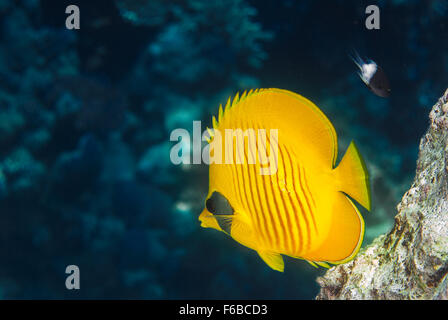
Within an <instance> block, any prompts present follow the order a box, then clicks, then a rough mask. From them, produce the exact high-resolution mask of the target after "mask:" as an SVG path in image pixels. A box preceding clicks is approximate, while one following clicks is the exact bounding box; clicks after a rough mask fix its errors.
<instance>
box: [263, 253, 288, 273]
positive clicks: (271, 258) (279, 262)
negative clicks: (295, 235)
mask: <svg viewBox="0 0 448 320" xmlns="http://www.w3.org/2000/svg"><path fill="white" fill-rule="evenodd" d="M257 253H258V255H259V256H260V258H261V259H263V261H264V262H266V264H267V265H268V266H269V267H270V268H271V269H274V270H275V271H279V272H283V270H284V269H285V263H284V262H283V258H282V256H281V255H280V254H279V253H275V252H270V251H257Z"/></svg>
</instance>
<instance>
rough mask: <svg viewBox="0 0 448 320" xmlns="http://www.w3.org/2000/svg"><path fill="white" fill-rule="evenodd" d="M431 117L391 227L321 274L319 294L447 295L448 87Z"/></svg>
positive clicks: (340, 296) (379, 296)
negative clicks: (363, 248) (407, 187)
mask: <svg viewBox="0 0 448 320" xmlns="http://www.w3.org/2000/svg"><path fill="white" fill-rule="evenodd" d="M429 119H430V126H429V129H428V131H427V132H426V134H425V135H424V136H423V138H422V139H421V140H420V147H419V156H418V160H417V171H416V175H415V179H414V182H413V184H412V186H411V188H410V189H409V190H408V191H407V192H406V193H405V195H404V196H403V198H402V200H401V202H400V203H399V205H398V206H397V210H398V213H397V215H396V216H395V225H394V227H393V229H392V230H391V231H390V232H389V233H387V234H385V235H382V236H380V237H378V238H376V239H375V240H374V241H373V243H372V244H371V245H369V246H368V247H367V248H366V249H365V250H363V251H362V252H361V253H360V254H359V255H358V256H357V257H356V258H355V259H354V260H353V261H351V262H349V263H346V264H343V265H340V266H336V267H333V268H331V269H330V270H329V271H328V272H327V273H326V274H325V275H324V276H323V277H319V278H318V279H317V282H318V283H319V285H320V286H321V290H320V293H319V295H318V296H317V299H448V276H447V275H448V184H447V182H448V90H447V91H446V92H445V94H444V95H443V97H442V98H440V99H439V101H438V102H437V103H436V104H435V105H434V107H433V108H432V110H431V112H430V114H429ZM367 227H368V226H367Z"/></svg>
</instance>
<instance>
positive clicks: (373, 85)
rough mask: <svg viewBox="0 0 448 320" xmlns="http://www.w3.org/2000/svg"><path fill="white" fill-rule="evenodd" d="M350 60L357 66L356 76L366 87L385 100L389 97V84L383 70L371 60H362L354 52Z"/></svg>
mask: <svg viewBox="0 0 448 320" xmlns="http://www.w3.org/2000/svg"><path fill="white" fill-rule="evenodd" d="M351 58H352V60H353V62H354V63H355V64H356V65H357V66H358V68H359V70H360V72H358V75H359V77H360V78H361V80H362V81H363V82H364V83H365V84H366V85H367V87H368V88H369V89H370V90H371V91H372V92H373V93H374V94H376V95H377V96H380V97H383V98H387V97H388V96H389V95H390V84H389V79H388V78H387V76H386V73H385V72H384V70H383V69H382V68H381V67H380V66H379V65H377V64H376V62H375V61H373V60H370V59H368V60H367V61H364V60H362V59H361V57H360V56H359V55H358V53H356V52H355V56H354V57H351Z"/></svg>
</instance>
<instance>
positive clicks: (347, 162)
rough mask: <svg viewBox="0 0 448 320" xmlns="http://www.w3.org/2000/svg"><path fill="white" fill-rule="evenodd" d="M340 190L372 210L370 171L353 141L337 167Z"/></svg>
mask: <svg viewBox="0 0 448 320" xmlns="http://www.w3.org/2000/svg"><path fill="white" fill-rule="evenodd" d="M335 171H336V174H337V179H338V180H339V181H340V186H339V188H340V190H338V191H342V192H344V193H346V194H348V195H349V196H350V197H352V198H353V199H355V200H356V201H357V202H359V203H360V204H361V205H362V206H363V207H364V208H366V209H367V210H369V211H370V209H371V200H370V185H369V173H368V172H367V167H366V165H365V163H364V160H363V159H362V157H361V154H360V153H359V150H358V148H357V147H356V145H355V143H354V142H353V141H352V142H351V143H350V146H349V147H348V149H347V151H346V152H345V155H344V157H343V158H342V160H341V162H340V163H339V165H338V166H337V168H336V169H335Z"/></svg>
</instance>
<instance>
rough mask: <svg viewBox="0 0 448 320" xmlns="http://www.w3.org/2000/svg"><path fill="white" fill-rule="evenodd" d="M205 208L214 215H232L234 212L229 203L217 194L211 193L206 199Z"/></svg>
mask: <svg viewBox="0 0 448 320" xmlns="http://www.w3.org/2000/svg"><path fill="white" fill-rule="evenodd" d="M205 206H206V207H207V210H208V211H209V212H210V213H212V214H214V215H232V214H233V212H234V210H233V208H232V206H231V205H230V203H229V201H228V200H227V199H226V198H225V197H224V196H223V195H222V194H220V193H219V192H217V191H215V192H213V194H212V196H211V197H210V198H208V199H207V201H206V203H205Z"/></svg>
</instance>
